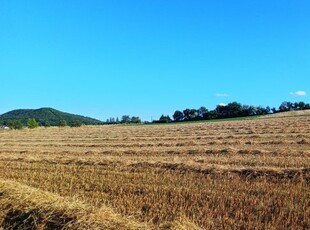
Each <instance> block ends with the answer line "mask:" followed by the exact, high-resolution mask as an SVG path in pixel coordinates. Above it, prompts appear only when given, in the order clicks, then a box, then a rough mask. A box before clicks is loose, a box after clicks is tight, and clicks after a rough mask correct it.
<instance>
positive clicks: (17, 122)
mask: <svg viewBox="0 0 310 230" xmlns="http://www.w3.org/2000/svg"><path fill="white" fill-rule="evenodd" d="M8 126H9V128H10V129H22V128H23V124H22V123H21V121H20V120H11V121H9V122H8Z"/></svg>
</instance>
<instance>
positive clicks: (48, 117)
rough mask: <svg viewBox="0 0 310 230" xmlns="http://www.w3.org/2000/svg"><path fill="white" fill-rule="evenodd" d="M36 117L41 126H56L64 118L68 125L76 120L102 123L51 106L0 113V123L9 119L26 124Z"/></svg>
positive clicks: (92, 123)
mask: <svg viewBox="0 0 310 230" xmlns="http://www.w3.org/2000/svg"><path fill="white" fill-rule="evenodd" d="M32 118H34V119H36V121H37V122H39V124H40V125H43V126H57V125H59V122H60V121H61V120H65V121H66V122H67V124H68V125H72V124H74V123H76V122H79V123H82V124H84V125H99V124H103V122H102V121H99V120H96V119H93V118H90V117H84V116H81V115H75V114H70V113H65V112H61V111H58V110H56V109H53V108H41V109H18V110H12V111H10V112H7V113H4V114H2V115H0V125H6V124H8V122H9V121H10V120H20V121H21V122H22V124H23V125H26V124H27V121H28V119H32Z"/></svg>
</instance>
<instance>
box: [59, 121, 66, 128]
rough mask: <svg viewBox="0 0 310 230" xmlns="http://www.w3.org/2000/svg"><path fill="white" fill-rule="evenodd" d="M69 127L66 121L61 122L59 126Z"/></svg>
mask: <svg viewBox="0 0 310 230" xmlns="http://www.w3.org/2000/svg"><path fill="white" fill-rule="evenodd" d="M67 125H68V124H67V122H66V120H60V122H59V125H58V126H60V127H65V126H67Z"/></svg>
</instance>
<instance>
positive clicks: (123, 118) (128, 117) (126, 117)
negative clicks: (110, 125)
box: [121, 115, 131, 123]
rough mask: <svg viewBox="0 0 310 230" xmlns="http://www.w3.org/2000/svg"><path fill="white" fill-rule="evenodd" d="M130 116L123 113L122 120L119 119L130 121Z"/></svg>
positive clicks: (123, 121)
mask: <svg viewBox="0 0 310 230" xmlns="http://www.w3.org/2000/svg"><path fill="white" fill-rule="evenodd" d="M130 120H131V119H130V116H128V115H124V116H122V120H121V123H130Z"/></svg>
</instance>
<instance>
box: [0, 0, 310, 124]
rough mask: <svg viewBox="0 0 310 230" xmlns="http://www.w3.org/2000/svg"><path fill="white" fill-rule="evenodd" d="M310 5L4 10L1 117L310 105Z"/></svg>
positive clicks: (223, 1)
mask: <svg viewBox="0 0 310 230" xmlns="http://www.w3.org/2000/svg"><path fill="white" fill-rule="evenodd" d="M309 12H310V1H309V0H251V1H250V0H212V1H211V0H201V1H200V0H187V1H182V0H130V1H129V0H115V1H114V0H113V1H112V0H89V1H84V0H83V1H82V0H14V1H13V0H0V86H1V89H0V113H4V112H7V111H9V110H12V109H17V108H40V107H54V108H56V109H59V110H62V111H66V112H71V113H77V114H82V115H87V116H91V117H95V118H98V119H101V120H105V119H106V118H109V117H116V116H118V117H121V116H122V115H124V114H128V115H131V116H140V117H141V118H142V119H143V120H151V118H153V119H158V118H159V116H160V115H161V114H170V115H171V114H173V112H174V111H175V110H177V109H180V110H183V109H185V108H199V107H200V106H202V105H204V106H207V108H209V109H213V108H215V106H216V105H217V104H219V103H228V102H231V101H238V102H240V103H242V104H253V105H262V106H267V105H270V106H278V105H279V104H280V103H281V102H282V101H285V100H288V101H305V102H309V96H308V95H307V94H310V13H309Z"/></svg>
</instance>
